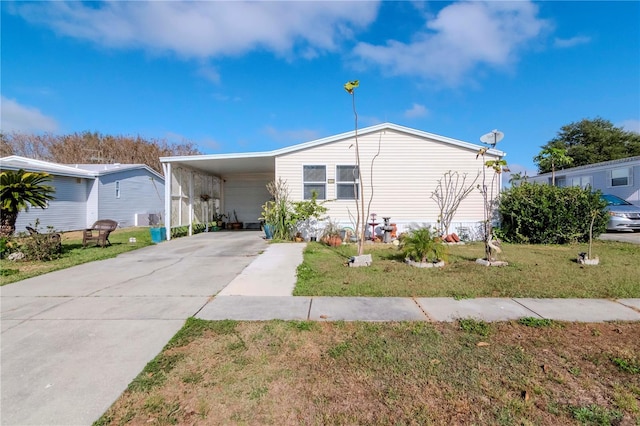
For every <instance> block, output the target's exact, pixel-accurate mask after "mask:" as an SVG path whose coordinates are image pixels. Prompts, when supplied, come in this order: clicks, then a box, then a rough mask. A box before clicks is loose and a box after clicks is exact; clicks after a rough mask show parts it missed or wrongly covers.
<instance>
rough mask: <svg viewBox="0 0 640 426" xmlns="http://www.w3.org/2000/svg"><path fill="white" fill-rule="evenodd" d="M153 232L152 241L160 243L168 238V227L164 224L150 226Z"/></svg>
mask: <svg viewBox="0 0 640 426" xmlns="http://www.w3.org/2000/svg"><path fill="white" fill-rule="evenodd" d="M149 231H150V232H151V242H153V243H160V242H162V241H164V240H166V239H167V228H165V227H164V226H162V227H160V228H149Z"/></svg>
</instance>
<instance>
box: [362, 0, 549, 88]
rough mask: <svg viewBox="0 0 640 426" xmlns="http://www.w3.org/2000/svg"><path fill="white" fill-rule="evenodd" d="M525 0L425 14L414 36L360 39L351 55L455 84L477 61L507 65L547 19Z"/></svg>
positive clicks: (457, 5) (398, 72)
mask: <svg viewBox="0 0 640 426" xmlns="http://www.w3.org/2000/svg"><path fill="white" fill-rule="evenodd" d="M537 12H538V8H537V6H536V5H534V4H533V3H531V2H527V1H513V2H509V1H500V2H492V1H489V2H479V1H472V2H460V3H454V4H451V5H449V6H446V7H444V8H443V9H442V10H440V12H439V13H438V14H437V16H436V17H435V18H434V19H427V21H426V28H427V31H424V32H421V33H418V34H416V36H415V37H414V39H413V41H412V42H410V43H403V42H399V41H396V40H388V41H387V42H386V44H385V45H373V44H370V43H359V44H358V45H357V46H356V47H355V49H354V54H355V55H356V57H357V58H358V59H359V60H361V61H363V62H364V63H369V64H375V65H378V66H380V67H381V68H382V69H383V70H385V71H386V72H387V73H389V74H391V75H412V76H413V75H417V76H421V77H424V78H427V79H431V80H436V81H441V82H443V83H445V84H447V85H451V86H455V85H458V84H460V83H461V81H462V80H463V79H464V78H465V77H466V76H467V75H469V74H471V73H473V71H475V70H476V69H477V68H478V67H479V66H482V65H485V66H491V67H495V68H501V67H507V66H509V65H510V64H512V63H513V62H515V60H516V59H517V54H518V52H519V51H520V50H521V49H523V48H524V47H525V46H526V44H527V43H528V42H531V41H532V40H534V39H536V38H537V37H539V36H540V35H541V34H542V33H543V31H544V30H545V29H546V28H548V26H549V24H548V23H547V22H546V21H544V20H542V19H540V18H538V17H536V14H537Z"/></svg>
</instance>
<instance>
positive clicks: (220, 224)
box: [213, 212, 227, 231]
mask: <svg viewBox="0 0 640 426" xmlns="http://www.w3.org/2000/svg"><path fill="white" fill-rule="evenodd" d="M226 217H227V215H226V214H221V213H218V212H214V213H213V223H214V224H215V227H217V228H218V229H214V231H217V230H219V229H221V228H224V219H225V218H226Z"/></svg>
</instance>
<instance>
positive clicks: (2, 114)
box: [0, 96, 58, 133]
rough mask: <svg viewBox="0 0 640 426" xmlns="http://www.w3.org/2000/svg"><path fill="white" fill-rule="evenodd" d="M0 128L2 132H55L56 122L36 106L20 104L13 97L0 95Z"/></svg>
mask: <svg viewBox="0 0 640 426" xmlns="http://www.w3.org/2000/svg"><path fill="white" fill-rule="evenodd" d="M0 100H1V101H2V109H1V111H0V129H1V130H2V131H3V132H24V133H40V132H55V131H56V130H57V129H58V123H57V122H56V120H54V119H53V118H51V117H48V116H46V115H44V114H43V113H41V112H40V110H38V109H37V108H33V107H29V106H24V105H20V104H19V103H18V102H17V101H16V100H15V99H8V98H5V97H4V96H2V97H1V98H0Z"/></svg>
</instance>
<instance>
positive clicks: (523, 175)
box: [509, 171, 529, 186]
mask: <svg viewBox="0 0 640 426" xmlns="http://www.w3.org/2000/svg"><path fill="white" fill-rule="evenodd" d="M528 179H529V176H527V172H526V171H525V172H515V173H511V174H510V175H509V185H511V186H518V185H519V184H520V183H523V182H527V180H528Z"/></svg>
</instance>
